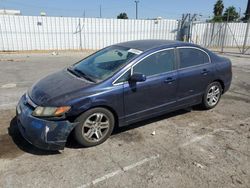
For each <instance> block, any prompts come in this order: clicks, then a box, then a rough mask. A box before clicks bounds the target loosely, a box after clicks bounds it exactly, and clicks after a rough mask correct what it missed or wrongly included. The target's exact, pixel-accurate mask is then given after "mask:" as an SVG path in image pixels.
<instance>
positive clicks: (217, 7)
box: [212, 0, 224, 22]
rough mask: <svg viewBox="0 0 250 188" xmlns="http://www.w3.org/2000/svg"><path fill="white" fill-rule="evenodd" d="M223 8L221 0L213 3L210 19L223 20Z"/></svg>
mask: <svg viewBox="0 0 250 188" xmlns="http://www.w3.org/2000/svg"><path fill="white" fill-rule="evenodd" d="M223 10H224V4H223V1H222V0H217V2H216V3H215V4H214V17H213V19H212V21H214V22H221V21H222V20H223V18H222V13H223Z"/></svg>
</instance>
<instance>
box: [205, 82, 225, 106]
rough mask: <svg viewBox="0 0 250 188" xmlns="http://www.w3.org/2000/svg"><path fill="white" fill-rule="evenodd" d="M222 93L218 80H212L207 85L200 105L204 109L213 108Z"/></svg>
mask: <svg viewBox="0 0 250 188" xmlns="http://www.w3.org/2000/svg"><path fill="white" fill-rule="evenodd" d="M221 94H222V87H221V84H220V83H219V82H213V83H211V84H209V85H208V86H207V89H206V92H205V94H204V96H203V100H202V106H203V108H205V109H212V108H214V107H215V106H216V105H217V104H218V103H219V101H220V97H221Z"/></svg>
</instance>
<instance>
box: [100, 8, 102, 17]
mask: <svg viewBox="0 0 250 188" xmlns="http://www.w3.org/2000/svg"><path fill="white" fill-rule="evenodd" d="M100 18H102V5H100Z"/></svg>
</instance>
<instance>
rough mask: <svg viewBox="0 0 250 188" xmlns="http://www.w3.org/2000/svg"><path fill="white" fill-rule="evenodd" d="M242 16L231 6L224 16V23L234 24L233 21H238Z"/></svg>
mask: <svg viewBox="0 0 250 188" xmlns="http://www.w3.org/2000/svg"><path fill="white" fill-rule="evenodd" d="M239 17H240V15H239V13H238V12H237V11H236V9H235V7H234V6H230V7H228V8H227V9H226V10H225V12H224V14H223V21H227V19H228V21H229V22H232V21H237V20H238V19H239Z"/></svg>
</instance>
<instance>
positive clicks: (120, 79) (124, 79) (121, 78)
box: [115, 70, 130, 84]
mask: <svg viewBox="0 0 250 188" xmlns="http://www.w3.org/2000/svg"><path fill="white" fill-rule="evenodd" d="M129 78H130V70H129V71H127V72H126V73H125V74H124V75H122V76H121V77H120V78H119V79H118V80H117V81H116V82H115V83H116V84H118V83H121V82H126V81H128V79H129Z"/></svg>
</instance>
